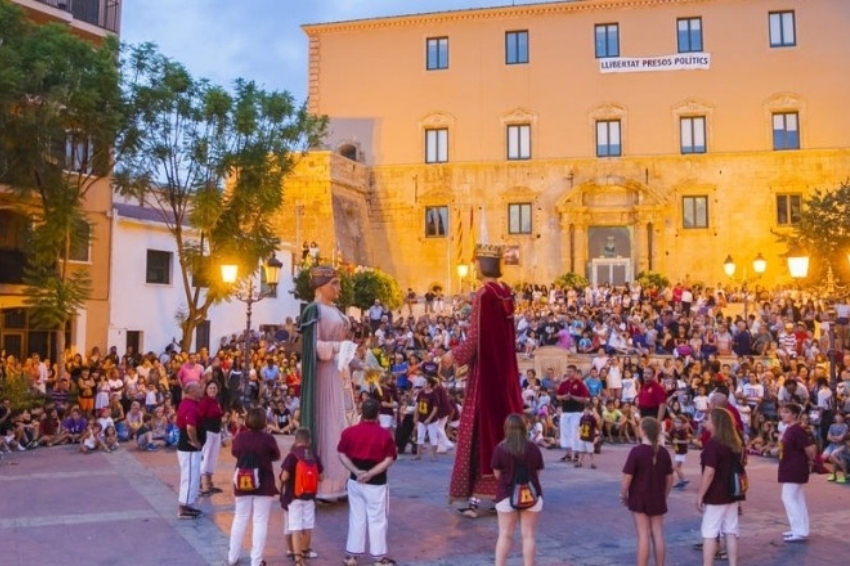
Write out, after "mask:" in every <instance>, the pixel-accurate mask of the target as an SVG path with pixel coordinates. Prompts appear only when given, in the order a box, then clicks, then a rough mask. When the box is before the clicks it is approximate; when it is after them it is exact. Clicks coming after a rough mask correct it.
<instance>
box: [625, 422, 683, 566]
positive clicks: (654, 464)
mask: <svg viewBox="0 0 850 566" xmlns="http://www.w3.org/2000/svg"><path fill="white" fill-rule="evenodd" d="M639 435H640V437H641V443H640V444H639V445H637V446H635V447H634V448H632V450H631V451H630V452H629V457H628V458H627V459H626V464H625V465H624V466H623V479H622V481H621V484H620V502H621V503H622V504H623V505H624V506H626V508H628V510H629V511H631V512H632V517H633V518H634V521H635V530H636V531H637V538H638V549H637V550H638V552H637V564H638V566H646V565H647V564H649V550H650V540H651V541H652V547H653V549H654V556H655V565H656V566H662V565H663V564H664V560H665V554H666V545H665V542H664V514H665V513H667V496H668V495H669V494H670V488H671V487H672V486H673V462H672V460H671V458H670V453H669V452H667V449H666V448H664V447H663V446H661V424H660V423H659V422H658V420H657V419H655V418H654V417H645V418H643V419H641V421H640V427H639Z"/></svg>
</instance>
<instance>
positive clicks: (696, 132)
mask: <svg viewBox="0 0 850 566" xmlns="http://www.w3.org/2000/svg"><path fill="white" fill-rule="evenodd" d="M679 132H680V134H681V140H682V142H681V143H682V153H705V116H686V117H684V118H681V119H680V120H679Z"/></svg>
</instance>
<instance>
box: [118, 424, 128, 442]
mask: <svg viewBox="0 0 850 566" xmlns="http://www.w3.org/2000/svg"><path fill="white" fill-rule="evenodd" d="M115 435H116V436H118V442H127V441H128V440H130V427H128V426H127V423H125V422H124V421H121V422H117V423H115Z"/></svg>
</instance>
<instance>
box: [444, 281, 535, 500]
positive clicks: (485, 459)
mask: <svg viewBox="0 0 850 566" xmlns="http://www.w3.org/2000/svg"><path fill="white" fill-rule="evenodd" d="M452 356H453V357H454V359H455V362H456V363H457V364H458V365H465V364H466V365H468V366H469V372H468V374H467V380H466V395H465V398H464V401H463V411H462V412H461V417H460V427H459V428H458V440H457V447H456V455H455V462H454V468H453V469H452V479H451V485H450V487H449V501H450V502H451V501H455V500H459V499H462V500H467V499H469V498H470V497H477V498H482V499H493V498H494V497H495V496H496V486H497V483H498V482H497V480H496V478H495V476H494V475H493V468H492V467H491V465H490V463H491V459H492V456H493V449H494V448H495V447H496V445H497V444H498V443H499V442H501V441H502V439H503V438H504V425H505V418H506V417H507V416H508V415H509V414H511V413H522V395H521V393H520V386H519V368H518V366H517V358H516V336H515V330H514V301H513V293H512V292H511V289H510V288H509V287H508V286H507V285H505V284H503V283H498V282H488V283H485V284H484V285H483V286H482V287H481V288H480V289H478V291H477V292H476V293H475V298H474V299H473V301H472V314H471V316H470V324H469V332H468V335H467V339H466V341H465V342H463V343H462V344H460V345H459V346H457V347H456V348H454V349H453V350H452Z"/></svg>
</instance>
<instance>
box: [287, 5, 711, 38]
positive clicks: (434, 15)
mask: <svg viewBox="0 0 850 566" xmlns="http://www.w3.org/2000/svg"><path fill="white" fill-rule="evenodd" d="M714 1H717V0H565V1H563V2H550V3H543V4H521V5H519V6H494V7H492V8H470V9H462V10H448V11H444V12H426V13H421V14H405V15H399V16H386V17H378V18H365V19H360V20H347V21H341V22H328V23H318V24H304V25H302V26H301V29H302V30H303V31H304V33H306V34H307V35H308V36H311V37H312V36H317V35H321V34H323V33H336V32H347V31H362V30H368V29H377V28H396V27H404V26H415V25H430V24H443V23H454V22H464V21H476V20H486V19H498V18H514V17H522V16H546V15H553V14H566V13H570V12H586V11H591V10H612V9H613V10H617V9H630V8H646V7H653V6H665V5H674V4H701V3H705V2H714Z"/></svg>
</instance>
